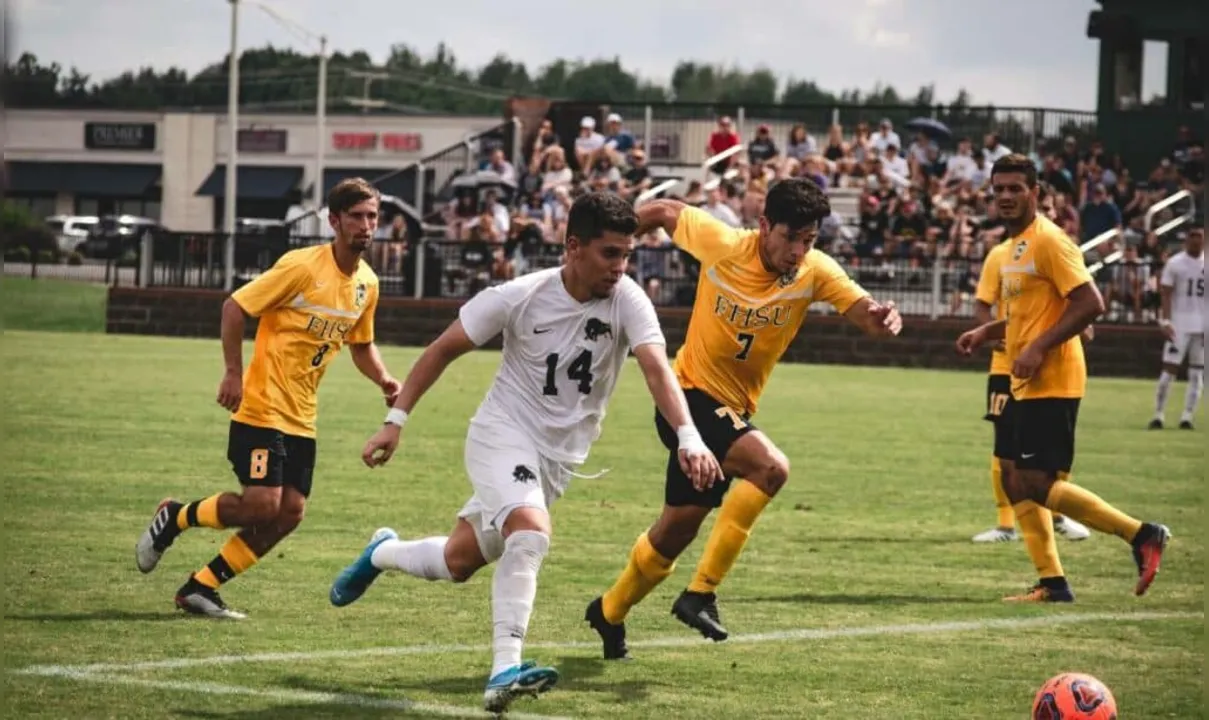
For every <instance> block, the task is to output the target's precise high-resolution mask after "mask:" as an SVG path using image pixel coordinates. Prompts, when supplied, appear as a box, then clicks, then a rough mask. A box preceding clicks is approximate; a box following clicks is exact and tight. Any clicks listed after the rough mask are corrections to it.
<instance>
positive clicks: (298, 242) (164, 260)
mask: <svg viewBox="0 0 1209 720" xmlns="http://www.w3.org/2000/svg"><path fill="white" fill-rule="evenodd" d="M327 241H328V240H327V239H326V238H322V237H286V236H281V235H272V236H267V235H241V236H237V237H236V243H235V264H234V284H235V287H239V286H240V285H243V284H244V283H246V282H249V281H250V280H252V279H254V278H255V277H256V276H257V275H259V274H260V273H261V272H263V271H264V270H265V269H266V268H268V267H270V266H272V264H273V263H274V262H276V260H277V259H278V258H279V257H281V255H283V254H284V253H286V252H288V251H289V250H292V249H295V248H299V247H305V246H308V245H313V244H317V243H323V242H327ZM225 242H226V236H225V235H224V234H222V233H171V232H168V233H160V234H157V235H156V236H155V237H154V239H153V240H152V241H151V242H150V251H151V254H150V255H147V254H146V248H147V247H148V245H147V243H144V244H143V245H142V246H140V248H139V251H138V252H137V253H136V256H135V257H130V258H125V259H123V260H121V261H114V262H112V263H111V264H110V265H108V266H107V265H104V264H95V265H80V266H69V265H63V264H44V263H43V264H37V263H35V264H33V265H31V266H29V267H25V266H21V265H17V264H14V263H11V262H9V263H6V265H5V273H6V274H9V275H14V274H26V273H28V274H29V275H30V276H32V277H68V278H71V279H77V280H91V281H94V282H105V283H108V284H113V285H125V286H139V287H182V288H198V289H214V290H221V289H222V288H223V286H224V281H225V273H224V264H223V263H224V247H225ZM835 257H836V258H837V259H838V260H839V261H840V263H841V265H842V266H843V267H844V268H845V269H846V270H847V271H848V274H849V275H850V276H851V277H852V278H853V279H855V280H856V281H857V282H859V283H860V284H861V285H862V286H863V287H864V288H865V289H867V290H868V291H869V292H871V293H872V294H873V295H874V296H875V297H877V298H878V299H879V300H882V301H887V300H893V301H894V302H895V303H896V304H897V305H898V307H899V309H900V311H901V312H902V313H904V314H905V315H911V316H917V317H928V318H941V317H972V315H973V302H974V298H973V296H974V290H975V287H976V285H977V282H978V277H979V274H980V272H981V265H982V261H981V259H978V258H962V257H952V258H940V259H937V258H935V257H927V256H924V257H917V258H899V257H870V256H860V255H856V254H852V253H837V254H836V255H835ZM371 258H372V261H371V263H372V264H374V265H375V267H374V269H375V271H376V272H377V273H378V278H379V282H380V288H381V293H382V295H383V297H408V298H447V299H464V298H468V297H471V296H472V295H474V294H475V293H476V292H478V291H479V290H481V289H483V288H485V287H488V286H491V285H494V284H498V283H500V282H504V281H505V280H507V279H509V278H511V277H515V276H518V275H522V274H525V273H527V272H532V271H535V270H540V269H543V268H550V267H555V266H557V265H558V264H559V263H560V262H561V261H562V246H561V245H558V244H553V243H546V244H539V245H529V246H520V245H514V244H504V245H489V244H487V243H476V242H468V241H456V240H446V239H444V238H443V237H427V238H424V239H423V240H422V241H421V242H417V243H393V244H392V243H382V244H381V246H380V247H377V248H375V251H374V252H373V253H372V254H371ZM367 260H369V258H367ZM699 269H700V268H699V266H698V264H697V262H696V261H695V260H694V259H693V258H692V257H691V256H689V255H687V254H685V253H684V252H682V251H680V250H679V249H677V248H675V247H674V246H658V247H648V246H641V247H639V248H637V249H636V250H635V253H634V255H633V257H632V259H631V262H630V265H629V268H628V270H627V272H628V274H629V275H630V276H631V277H633V278H634V279H635V280H636V281H638V282H639V283H640V284H641V285H642V286H643V287H644V289H646V291H647V293H648V295H649V296H650V297H651V299H652V301H654V302H655V304H656V305H661V306H670V307H691V306H692V304H693V299H694V297H695V294H696V287H697V274H698V272H699ZM1159 270H1160V268H1158V267H1152V266H1151V265H1148V264H1146V263H1145V262H1143V263H1140V264H1136V265H1133V264H1121V263H1117V264H1112V265H1106V266H1104V267H1101V268H1099V270H1098V272H1097V273H1096V281H1097V284H1098V285H1099V286H1100V288H1101V290H1102V292H1104V295H1105V297H1106V298H1107V299H1108V300H1109V301H1110V308H1109V313H1108V314H1107V315H1106V317H1105V318H1104V321H1105V322H1123V323H1142V322H1153V321H1154V320H1155V313H1156V312H1157V310H1158V294H1157V282H1156V281H1157V277H1158V273H1159ZM812 311H815V312H821V313H827V312H831V310H830V309H829V308H828V307H826V306H824V305H821V304H820V305H815V306H814V308H812Z"/></svg>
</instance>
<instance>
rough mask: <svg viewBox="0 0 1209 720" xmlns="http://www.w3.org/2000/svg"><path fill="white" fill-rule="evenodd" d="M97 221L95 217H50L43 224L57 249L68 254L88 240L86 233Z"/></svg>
mask: <svg viewBox="0 0 1209 720" xmlns="http://www.w3.org/2000/svg"><path fill="white" fill-rule="evenodd" d="M99 221H100V220H99V218H97V217H96V216H95V215H51V216H50V217H48V218H46V219H45V220H44V221H43V222H45V223H46V227H48V228H50V231H51V232H52V233H54V235H55V239H56V240H57V241H58V243H59V249H60V250H62V251H63V252H65V253H70V252H74V251H75V250H76V248H78V247H79V246H80V243H82V242H84V241H85V240H87V239H88V233H89V232H90V231H91V230H92V229H93V228H94V227H96V225H97V223H98V222H99Z"/></svg>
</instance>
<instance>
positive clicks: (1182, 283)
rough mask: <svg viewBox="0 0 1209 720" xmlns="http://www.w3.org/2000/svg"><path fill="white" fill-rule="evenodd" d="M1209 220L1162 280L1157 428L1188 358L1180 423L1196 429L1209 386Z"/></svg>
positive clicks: (1196, 227)
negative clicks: (1208, 345) (1208, 320)
mask: <svg viewBox="0 0 1209 720" xmlns="http://www.w3.org/2000/svg"><path fill="white" fill-rule="evenodd" d="M1204 249H1205V226H1204V224H1203V222H1202V221H1200V220H1199V219H1198V221H1197V223H1196V224H1195V225H1194V226H1193V227H1192V229H1190V230H1189V231H1188V234H1187V235H1186V236H1185V238H1184V249H1183V250H1181V251H1180V252H1178V253H1176V254H1175V255H1173V256H1172V257H1171V258H1170V259H1169V260H1168V261H1167V264H1166V265H1165V266H1163V275H1162V278H1161V279H1160V280H1159V295H1160V296H1161V297H1162V305H1161V306H1160V309H1159V328H1160V329H1161V330H1162V331H1163V337H1164V338H1165V339H1166V342H1165V343H1163V371H1162V372H1161V373H1159V386H1158V388H1157V389H1156V390H1155V399H1154V418H1153V419H1151V421H1150V429H1151V430H1162V429H1163V416H1164V414H1165V411H1166V409H1167V394H1168V393H1169V392H1170V391H1171V383H1172V382H1173V381H1175V376H1176V373H1178V372H1179V370H1180V365H1181V364H1182V363H1183V362H1184V358H1185V357H1187V358H1188V389H1187V390H1186V391H1185V392H1184V412H1183V413H1181V414H1180V428H1181V429H1183V430H1191V429H1193V428H1192V416H1193V415H1194V414H1195V413H1196V406H1197V403H1199V402H1200V399H1201V391H1202V390H1203V389H1204V387H1205V252H1204Z"/></svg>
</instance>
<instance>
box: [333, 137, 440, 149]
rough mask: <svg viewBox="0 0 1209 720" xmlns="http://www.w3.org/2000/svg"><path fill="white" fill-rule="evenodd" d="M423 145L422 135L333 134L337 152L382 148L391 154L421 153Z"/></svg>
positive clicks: (334, 146)
mask: <svg viewBox="0 0 1209 720" xmlns="http://www.w3.org/2000/svg"><path fill="white" fill-rule="evenodd" d="M423 145H424V143H423V136H421V135H420V133H366V132H337V133H332V147H333V148H334V149H336V150H377V149H378V147H379V146H381V148H382V149H383V150H387V151H389V152H419V151H420V150H421V148H422V147H423Z"/></svg>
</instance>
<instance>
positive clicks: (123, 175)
mask: <svg viewBox="0 0 1209 720" xmlns="http://www.w3.org/2000/svg"><path fill="white" fill-rule="evenodd" d="M162 174H163V168H162V167H161V166H159V165H133V164H127V163H85V162H31V161H25V160H19V161H14V162H10V163H9V164H8V183H7V187H6V189H7V191H8V192H12V193H30V194H46V195H53V194H57V193H69V194H72V195H81V196H86V197H144V196H146V195H147V194H148V191H150V190H151V189H152V188H153V187H155V184H156V183H158V182H159V179H160V176H161V175H162Z"/></svg>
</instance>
